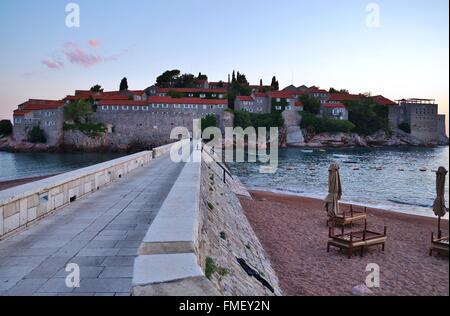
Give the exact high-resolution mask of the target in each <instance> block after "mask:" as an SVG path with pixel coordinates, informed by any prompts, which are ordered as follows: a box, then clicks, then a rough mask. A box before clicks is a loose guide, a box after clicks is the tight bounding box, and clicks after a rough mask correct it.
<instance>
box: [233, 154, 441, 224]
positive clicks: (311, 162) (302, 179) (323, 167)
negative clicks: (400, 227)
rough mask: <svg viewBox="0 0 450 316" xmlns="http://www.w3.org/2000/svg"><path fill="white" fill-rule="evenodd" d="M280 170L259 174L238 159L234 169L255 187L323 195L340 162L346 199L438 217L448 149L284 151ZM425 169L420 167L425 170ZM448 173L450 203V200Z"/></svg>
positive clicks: (250, 185)
mask: <svg viewBox="0 0 450 316" xmlns="http://www.w3.org/2000/svg"><path fill="white" fill-rule="evenodd" d="M279 160H280V161H279V169H278V171H277V173H276V174H271V175H268V174H259V173H258V168H259V166H260V165H259V164H254V163H235V164H232V165H231V168H232V170H233V173H234V174H236V175H238V176H239V177H240V179H241V180H242V182H243V183H244V184H245V185H246V186H247V187H248V188H250V189H259V190H268V191H273V192H281V193H288V194H294V195H301V196H310V197H318V198H324V197H325V196H326V194H327V190H328V166H329V165H330V164H331V163H333V162H337V163H339V164H340V166H341V178H342V186H343V191H344V196H343V200H344V201H346V202H353V203H355V204H360V205H367V206H372V207H378V208H384V209H389V210H394V211H399V212H407V213H412V214H419V215H425V216H433V214H434V213H433V212H432V210H431V207H432V205H433V201H434V198H435V194H436V193H435V181H436V174H435V172H436V170H437V169H438V167H439V166H444V167H445V168H446V169H447V170H449V147H440V148H434V149H428V148H411V147H407V148H406V147H405V148H395V149H393V148H377V149H361V148H352V149H327V150H325V151H323V150H322V151H320V150H314V151H313V152H307V151H305V150H301V149H294V148H289V149H283V150H281V151H280V154H279ZM424 168H425V169H426V171H420V169H424ZM448 183H449V182H448V176H447V183H446V201H447V205H448V201H449V187H448Z"/></svg>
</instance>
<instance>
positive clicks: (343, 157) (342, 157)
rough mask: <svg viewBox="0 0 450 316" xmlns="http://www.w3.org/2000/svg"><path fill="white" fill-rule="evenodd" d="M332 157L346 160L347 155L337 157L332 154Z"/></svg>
mask: <svg viewBox="0 0 450 316" xmlns="http://www.w3.org/2000/svg"><path fill="white" fill-rule="evenodd" d="M333 157H334V158H341V159H347V158H348V156H347V155H337V154H334V155H333Z"/></svg>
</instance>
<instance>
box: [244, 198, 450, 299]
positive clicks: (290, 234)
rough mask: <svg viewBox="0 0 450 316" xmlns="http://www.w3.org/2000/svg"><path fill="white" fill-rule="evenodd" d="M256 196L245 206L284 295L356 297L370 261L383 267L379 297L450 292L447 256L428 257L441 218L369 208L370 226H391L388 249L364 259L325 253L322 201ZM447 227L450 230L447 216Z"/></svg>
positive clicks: (377, 291) (380, 228)
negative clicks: (353, 289) (355, 293)
mask: <svg viewBox="0 0 450 316" xmlns="http://www.w3.org/2000/svg"><path fill="white" fill-rule="evenodd" d="M251 194H252V197H253V200H249V199H245V198H242V199H241V203H242V206H243V207H244V209H245V212H246V215H247V217H248V219H249V221H250V223H251V224H252V226H253V229H254V230H255V232H256V234H257V236H258V238H259V239H260V241H261V243H262V244H263V246H264V248H265V250H266V251H267V253H268V255H269V257H270V260H271V262H272V265H273V267H274V269H275V270H276V272H277V274H278V277H279V278H280V282H281V287H282V289H283V291H284V294H285V295H326V296H329V295H337V296H345V295H351V293H352V288H353V287H354V286H357V285H361V284H364V283H365V279H366V277H367V275H368V273H367V272H366V271H365V269H366V266H367V265H368V264H369V263H376V264H378V265H379V266H380V278H381V287H380V288H379V289H373V292H374V294H375V295H380V296H391V295H399V296H410V295H419V296H422V295H425V296H431V295H433V296H434V295H438V296H448V295H449V259H448V257H446V256H440V255H438V254H436V255H434V256H433V257H430V256H429V255H428V247H429V244H430V239H431V232H432V231H434V232H436V231H437V219H433V218H426V217H420V216H414V215H407V214H400V213H394V212H389V211H384V210H373V209H370V210H368V214H369V216H368V226H369V228H370V229H372V230H376V231H380V232H382V231H383V227H384V226H387V228H388V242H387V245H386V251H385V252H382V251H381V250H379V249H378V248H373V249H370V250H368V251H367V252H366V253H365V255H364V257H363V258H360V257H359V256H357V255H355V256H354V257H352V259H348V258H347V256H345V255H344V254H343V253H340V252H339V250H337V249H332V250H331V252H330V253H327V251H326V248H327V241H328V228H327V226H326V220H327V217H326V213H325V211H324V209H323V201H321V200H317V199H311V198H304V197H298V196H289V195H280V194H275V193H269V192H251ZM343 207H344V209H345V207H348V206H343ZM362 227H363V224H358V225H356V226H355V227H354V228H355V229H358V228H362ZM442 227H443V230H444V234H448V221H447V220H446V221H443V226H442Z"/></svg>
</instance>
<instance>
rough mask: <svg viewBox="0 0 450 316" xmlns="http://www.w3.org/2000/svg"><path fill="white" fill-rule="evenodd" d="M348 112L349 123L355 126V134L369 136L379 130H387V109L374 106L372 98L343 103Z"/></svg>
mask: <svg viewBox="0 0 450 316" xmlns="http://www.w3.org/2000/svg"><path fill="white" fill-rule="evenodd" d="M344 104H345V105H346V106H347V108H348V111H349V116H348V118H349V121H350V122H352V123H353V124H354V125H355V130H354V131H355V132H356V133H358V134H363V135H371V134H373V133H375V132H377V131H379V130H385V131H388V130H389V121H388V109H387V107H383V106H381V105H378V104H376V103H375V102H374V101H373V99H372V98H370V97H364V98H361V100H359V101H347V102H344Z"/></svg>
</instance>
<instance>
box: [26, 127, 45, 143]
mask: <svg viewBox="0 0 450 316" xmlns="http://www.w3.org/2000/svg"><path fill="white" fill-rule="evenodd" d="M28 141H29V142H30V143H33V144H37V143H41V144H45V143H46V142H47V136H46V135H45V132H44V130H43V129H42V128H40V127H39V126H35V127H33V128H32V129H31V130H30V131H29V132H28Z"/></svg>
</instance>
